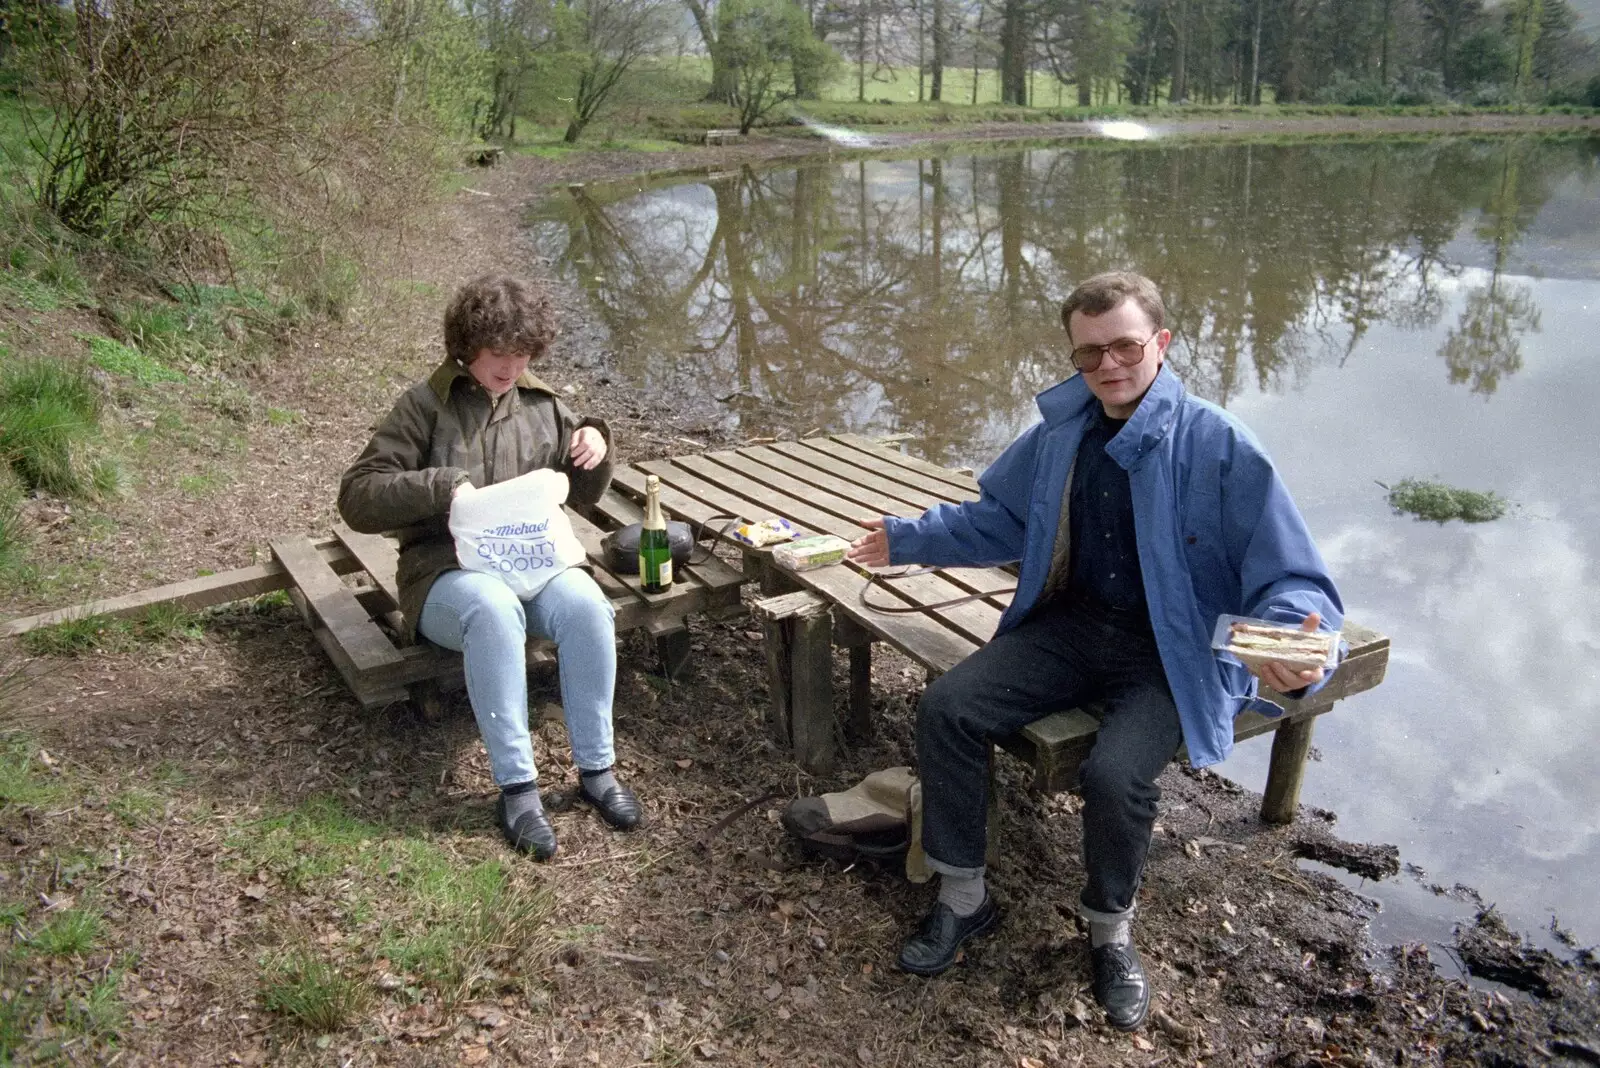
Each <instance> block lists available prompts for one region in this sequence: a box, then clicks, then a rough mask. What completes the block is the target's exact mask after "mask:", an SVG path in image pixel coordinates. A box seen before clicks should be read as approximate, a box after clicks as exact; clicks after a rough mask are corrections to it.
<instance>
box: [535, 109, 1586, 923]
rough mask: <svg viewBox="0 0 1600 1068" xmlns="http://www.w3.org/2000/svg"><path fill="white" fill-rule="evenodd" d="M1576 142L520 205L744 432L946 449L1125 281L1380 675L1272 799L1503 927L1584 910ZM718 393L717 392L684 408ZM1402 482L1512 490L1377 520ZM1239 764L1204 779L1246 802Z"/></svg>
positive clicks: (744, 184)
mask: <svg viewBox="0 0 1600 1068" xmlns="http://www.w3.org/2000/svg"><path fill="white" fill-rule="evenodd" d="M1597 153H1600V141H1595V140H1585V139H1574V140H1533V139H1528V140H1500V141H1463V140H1449V141H1446V140H1433V141H1416V142H1393V141H1388V142H1381V143H1374V144H1368V145H1351V144H1320V145H1300V146H1260V145H1256V146H1247V145H1227V146H1188V147H1183V146H1174V145H1170V144H1164V143H1161V142H1154V143H1148V142H1147V143H1142V144H1133V145H1127V144H1124V145H1110V144H1097V145H1078V146H1074V147H1072V148H1070V149H1034V150H1029V151H1023V152H1018V151H1010V152H1000V153H995V154H989V155H978V156H943V157H934V158H927V159H921V160H915V159H912V160H879V161H873V160H867V161H852V162H849V163H842V164H833V163H828V164H817V165H812V166H803V167H798V168H789V169H781V170H772V171H762V172H756V171H750V170H741V171H738V172H730V173H726V174H722V175H718V176H716V177H713V178H709V179H706V180H703V181H690V182H679V183H678V184H673V185H667V186H663V187H660V188H654V189H651V190H649V191H647V192H645V193H643V194H637V193H636V191H635V190H634V188H633V187H629V188H628V189H627V190H625V191H606V190H601V189H593V188H586V189H575V190H573V191H572V192H571V194H570V196H568V197H566V198H562V199H561V202H560V203H558V204H557V205H555V206H554V207H553V208H552V209H550V210H549V212H548V213H547V214H546V215H545V216H544V217H542V218H541V219H539V220H536V221H535V225H534V230H535V234H536V236H537V239H538V241H539V243H540V244H541V246H542V248H543V250H544V251H545V252H546V253H547V254H548V255H549V256H551V257H552V258H553V259H554V261H555V262H556V263H557V264H558V267H559V269H560V270H561V271H562V272H563V273H565V274H566V275H567V276H568V277H569V278H571V279H574V280H576V281H577V282H579V283H580V284H581V285H583V287H584V288H585V289H586V290H587V291H588V293H589V295H590V299H591V300H592V301H593V304H594V308H595V309H596V311H597V312H598V314H599V315H600V316H601V317H602V318H603V319H604V321H605V322H606V323H607V324H608V325H609V327H610V329H611V331H612V333H613V343H614V347H615V348H616V349H617V351H618V352H619V353H621V354H622V356H621V359H622V361H623V369H624V370H625V371H628V372H631V373H632V374H633V375H634V376H635V377H636V378H637V379H640V380H642V381H643V382H644V383H645V384H646V385H647V386H648V387H649V388H651V389H652V390H657V391H674V392H679V393H681V394H683V395H685V396H688V397H691V398H698V399H699V401H700V402H701V403H702V404H703V405H704V406H705V408H706V410H707V411H708V412H715V413H718V415H719V417H720V418H724V419H726V420H728V421H730V422H733V423H737V424H739V425H740V426H741V427H742V428H743V429H744V430H746V432H748V433H751V434H757V433H761V432H762V431H763V430H764V429H765V427H764V426H763V424H762V423H761V422H760V420H761V419H762V418H763V413H765V412H770V411H772V410H773V409H774V408H775V407H776V408H779V409H781V410H782V411H783V413H784V414H785V416H786V418H785V422H786V423H788V424H789V425H793V424H794V423H796V422H800V423H803V426H804V428H807V429H809V428H812V427H816V428H825V429H828V430H832V431H839V430H855V431H861V432H876V431H903V432H909V433H911V434H912V435H914V436H915V438H914V447H915V448H916V450H917V451H918V452H919V453H920V454H922V455H924V456H927V457H929V458H931V459H934V460H937V461H939V462H942V463H950V464H955V463H960V464H974V465H979V466H981V465H982V464H985V463H987V462H988V461H989V460H991V459H992V458H993V457H994V456H995V455H996V454H997V453H998V452H999V450H1000V449H1001V448H1003V447H1004V445H1005V444H1006V443H1007V442H1009V441H1010V440H1011V438H1013V437H1014V436H1015V435H1016V434H1017V433H1019V432H1020V431H1021V430H1022V429H1023V428H1024V427H1025V426H1026V425H1028V424H1029V423H1030V422H1032V421H1033V420H1034V419H1035V418H1036V411H1035V409H1034V407H1033V404H1032V395H1033V394H1034V393H1035V392H1037V391H1038V390H1040V389H1042V388H1044V387H1045V386H1048V385H1050V384H1051V383H1053V382H1055V381H1057V380H1058V379H1059V378H1061V377H1062V376H1064V374H1065V373H1066V370H1067V368H1066V355H1065V345H1064V344H1063V335H1062V333H1061V330H1060V326H1059V324H1058V322H1057V320H1056V308H1057V302H1058V301H1059V299H1060V297H1061V296H1063V295H1064V294H1065V293H1066V292H1067V291H1068V290H1069V289H1070V288H1071V286H1072V284H1073V283H1074V281H1076V280H1077V279H1080V278H1082V277H1084V276H1086V275H1088V274H1090V273H1093V272H1095V271H1099V270H1103V269H1105V268H1107V267H1111V266H1132V267H1135V268H1138V269H1141V270H1143V271H1145V272H1147V273H1149V274H1151V275H1152V276H1154V277H1156V278H1157V279H1158V281H1159V282H1160V284H1161V286H1162V290H1163V292H1164V293H1165V294H1166V296H1167V299H1168V302H1169V308H1170V315H1171V322H1170V325H1171V326H1172V327H1173V329H1174V331H1175V333H1176V334H1177V339H1178V340H1177V341H1176V342H1175V343H1174V345H1173V348H1172V350H1171V355H1170V359H1171V362H1172V365H1173V367H1174V369H1175V370H1176V371H1177V372H1178V373H1179V374H1180V375H1181V376H1182V377H1183V379H1184V381H1185V382H1186V384H1187V385H1188V387H1189V388H1190V389H1191V390H1194V391H1196V392H1198V393H1200V394H1201V395H1203V396H1206V397H1208V398H1210V399H1212V400H1214V401H1217V402H1218V403H1221V404H1224V405H1226V406H1227V407H1229V408H1230V409H1231V410H1234V411H1236V412H1238V413H1239V414H1241V415H1242V416H1243V417H1244V418H1245V419H1246V420H1247V421H1248V422H1249V423H1250V424H1251V425H1252V427H1254V428H1255V429H1256V431H1257V432H1258V433H1259V434H1260V436H1261V437H1262V438H1263V439H1264V440H1265V441H1266V442H1267V445H1268V447H1269V449H1270V450H1271V451H1272V453H1273V455H1274V457H1275V458H1276V459H1277V461H1278V463H1279V466H1280V467H1281V468H1282V469H1283V470H1284V471H1285V473H1286V476H1287V477H1288V479H1289V482H1290V484H1291V485H1292V486H1293V487H1294V489H1295V493H1296V496H1297V498H1298V499H1299V500H1300V503H1301V505H1302V508H1303V509H1304V510H1305V512H1306V513H1307V517H1308V520H1309V521H1310V522H1311V524H1312V528H1313V530H1314V531H1315V532H1316V533H1317V535H1318V538H1319V540H1320V541H1321V543H1322V544H1323V547H1324V549H1325V551H1326V553H1327V555H1328V557H1329V560H1330V563H1331V564H1332V565H1333V567H1334V569H1335V573H1336V574H1337V575H1338V576H1339V578H1340V583H1341V587H1342V588H1343V591H1344V593H1345V597H1346V601H1347V603H1348V604H1350V605H1351V606H1352V610H1353V614H1354V615H1355V616H1356V617H1357V618H1358V619H1360V620H1361V621H1362V622H1364V623H1367V624H1369V625H1372V626H1375V627H1377V628H1378V629H1380V630H1383V631H1385V632H1386V633H1389V634H1390V635H1391V637H1392V638H1393V639H1394V643H1395V644H1394V650H1395V651H1394V661H1393V663H1392V666H1391V669H1390V674H1389V679H1388V681H1387V682H1385V684H1384V685H1383V686H1382V687H1380V688H1379V689H1378V690H1376V691H1373V692H1372V693H1369V694H1363V695H1359V696H1358V697H1357V698H1354V699H1352V700H1351V701H1349V702H1347V703H1346V705H1345V706H1341V709H1340V711H1339V712H1338V713H1337V714H1335V715H1334V716H1331V717H1329V718H1328V719H1327V720H1325V721H1324V722H1323V724H1322V725H1320V726H1319V728H1318V746H1319V748H1320V749H1321V750H1322V751H1323V752H1324V754H1325V755H1326V760H1325V761H1324V762H1323V763H1321V764H1317V765H1314V766H1313V768H1312V771H1311V773H1310V775H1309V777H1308V781H1307V786H1306V794H1305V798H1304V799H1305V800H1306V801H1308V802H1309V803H1312V804H1318V805H1323V806H1325V807H1328V808H1332V809H1334V810H1336V811H1338V812H1339V813H1340V815H1341V826H1342V827H1343V829H1344V831H1345V832H1346V833H1347V834H1350V835H1351V836H1353V837H1358V838H1364V839H1369V840H1384V841H1394V842H1397V843H1399V844H1400V845H1401V847H1402V852H1403V855H1404V857H1405V859H1406V860H1408V861H1412V862H1414V863H1417V864H1420V865H1421V866H1422V867H1424V868H1426V869H1428V870H1429V872H1430V877H1431V878H1433V879H1438V880H1440V881H1442V882H1444V883H1445V884H1446V885H1449V884H1450V883H1452V882H1455V881H1458V880H1459V881H1462V882H1466V883H1469V884H1472V885H1476V886H1478V887H1479V888H1480V889H1481V890H1482V891H1483V892H1484V894H1485V897H1486V898H1487V899H1488V900H1492V901H1497V902H1498V903H1499V905H1500V907H1501V909H1502V911H1503V912H1505V913H1507V914H1508V915H1511V916H1512V917H1513V918H1515V919H1516V920H1517V921H1518V922H1520V923H1521V924H1522V925H1523V926H1525V927H1536V926H1542V925H1543V924H1544V923H1545V922H1547V921H1548V918H1549V915H1550V913H1552V912H1555V913H1559V915H1560V916H1561V918H1562V920H1563V922H1564V923H1566V924H1567V925H1568V926H1570V927H1572V928H1573V929H1575V930H1576V932H1577V933H1578V934H1579V936H1580V937H1581V938H1584V939H1586V940H1588V941H1590V942H1594V941H1597V940H1600V910H1597V908H1596V906H1595V905H1594V903H1593V901H1592V898H1593V894H1592V891H1591V890H1590V889H1589V888H1590V887H1592V886H1593V885H1594V884H1595V883H1596V882H1597V881H1600V821H1597V818H1596V815H1595V814H1596V813H1597V812H1600V776H1595V775H1594V774H1593V773H1592V771H1591V770H1590V762H1591V760H1592V759H1593V758H1592V753H1593V752H1594V751H1595V749H1596V747H1597V745H1600V688H1597V687H1596V685H1595V683H1596V681H1597V680H1596V674H1597V672H1596V669H1595V666H1594V665H1595V662H1596V658H1597V655H1600V633H1597V632H1596V630H1595V624H1594V622H1593V615H1592V613H1590V612H1588V611H1587V606H1589V605H1591V604H1593V603H1595V602H1596V601H1597V600H1600V574H1597V573H1596V569H1595V566H1594V561H1595V560H1596V559H1597V558H1600V486H1597V484H1596V482H1595V480H1594V479H1593V476H1592V472H1593V471H1594V470H1595V469H1596V468H1597V467H1600V441H1597V440H1596V439H1595V438H1594V437H1593V436H1592V435H1590V434H1589V433H1588V432H1587V431H1585V430H1584V429H1583V428H1584V427H1588V426H1590V425H1592V424H1593V422H1594V414H1593V407H1594V404H1595V398H1596V397H1600V363H1596V362H1595V361H1592V360H1589V359H1587V353H1588V351H1589V347H1590V345H1592V342H1593V338H1594V337H1595V336H1597V334H1600V281H1596V280H1597V279H1600V168H1597V163H1596V161H1597ZM718 398H720V400H719V399H718ZM1407 476H1416V477H1423V478H1438V479H1441V480H1442V481H1444V482H1447V483H1450V484H1452V485H1465V486H1473V487H1477V488H1483V489H1494V490H1497V491H1498V492H1500V493H1501V494H1502V495H1504V496H1506V497H1508V498H1509V499H1511V500H1512V501H1514V502H1516V503H1517V504H1519V505H1520V506H1521V507H1520V508H1519V509H1517V510H1515V511H1514V512H1513V514H1512V516H1510V517H1508V518H1506V519H1503V520H1500V521H1497V522H1495V523H1491V524H1486V525H1484V526H1483V527H1481V528H1479V527H1474V528H1465V527H1462V526H1460V525H1459V524H1452V525H1449V526H1445V527H1439V526H1437V525H1435V524H1429V523H1418V522H1415V521H1413V520H1411V519H1409V518H1406V517H1402V516H1396V515H1394V514H1392V513H1391V512H1390V510H1389V508H1388V506H1387V504H1386V503H1385V501H1384V495H1383V491H1382V489H1381V488H1379V487H1378V486H1377V485H1375V482H1377V481H1381V482H1384V483H1388V484H1393V483H1394V482H1395V481H1397V480H1398V479H1400V478H1403V477H1407ZM1265 759H1266V747H1265V746H1264V745H1261V746H1257V745H1249V746H1245V747H1242V748H1241V751H1240V753H1239V755H1238V757H1236V758H1235V759H1234V760H1232V761H1230V763H1229V766H1228V769H1227V770H1228V771H1229V772H1230V773H1231V774H1235V775H1237V776H1239V777H1241V778H1243V779H1244V780H1245V781H1247V782H1252V784H1253V785H1255V786H1256V787H1259V786H1260V784H1261V782H1262V781H1263V780H1264V776H1265V770H1264V765H1265Z"/></svg>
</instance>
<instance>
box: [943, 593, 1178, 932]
mask: <svg viewBox="0 0 1600 1068" xmlns="http://www.w3.org/2000/svg"><path fill="white" fill-rule="evenodd" d="M1095 700H1101V701H1104V703H1105V708H1104V712H1103V715H1102V717H1101V720H1100V732H1099V734H1098V735H1097V736H1096V738H1095V743H1094V748H1093V749H1092V750H1091V751H1090V753H1089V758H1088V759H1087V760H1086V761H1084V763H1083V767H1082V769H1081V770H1080V771H1079V783H1080V785H1081V787H1082V790H1083V867H1084V872H1085V874H1086V875H1087V876H1088V884H1087V886H1086V887H1085V888H1084V891H1083V904H1084V906H1085V907H1087V908H1090V909H1093V910H1095V911H1097V912H1122V911H1124V910H1125V909H1128V908H1130V907H1132V905H1133V898H1134V894H1136V893H1137V892H1138V890H1139V880H1140V877H1141V875H1142V874H1143V872H1144V862H1145V856H1146V854H1148V853H1149V851H1150V832H1151V828H1152V827H1153V826H1154V825H1155V819H1156V802H1157V801H1159V800H1160V799H1161V791H1160V790H1159V789H1158V788H1157V787H1156V785H1155V780H1156V777H1157V776H1159V775H1160V774H1161V771H1162V769H1163V768H1165V767H1166V766H1167V764H1168V762H1170V761H1171V760H1172V758H1173V756H1174V755H1175V754H1176V753H1177V751H1178V746H1179V745H1180V744H1181V743H1182V741H1183V731H1182V728H1181V727H1180V725H1179V722H1178V709H1177V706H1176V705H1175V704H1173V701H1172V691H1171V689H1170V688H1169V687H1168V685H1167V679H1166V674H1165V673H1164V672H1163V671H1162V668H1161V659H1160V657H1159V655H1158V654H1157V651H1156V643H1155V638H1154V636H1153V635H1151V633H1150V632H1149V630H1148V629H1143V628H1139V627H1135V626H1124V625H1119V624H1118V623H1116V622H1114V621H1112V619H1111V618H1110V617H1109V616H1107V615H1105V614H1103V613H1099V612H1094V611H1092V610H1090V609H1086V608H1083V607H1081V606H1078V605H1066V604H1061V603H1053V604H1051V605H1048V606H1046V607H1044V608H1041V609H1039V610H1036V611H1035V612H1034V613H1033V614H1031V615H1030V616H1029V617H1028V618H1027V619H1025V620H1024V621H1023V622H1022V623H1021V624H1020V625H1019V626H1017V627H1016V628H1015V629H1013V630H1010V631H1007V632H1006V633H1005V634H1002V635H1000V636H999V637H997V638H995V639H994V640H993V641H991V642H990V643H989V644H988V645H985V646H984V647H983V648H981V649H979V650H978V651H977V652H975V653H973V654H972V655H971V656H969V657H967V659H965V660H963V661H962V662H961V663H959V664H957V665H956V666H955V667H954V668H952V669H951V670H950V671H949V672H948V673H946V674H945V675H942V676H940V677H939V678H938V679H936V680H934V682H933V684H932V685H930V686H929V687H928V689H927V690H926V691H925V692H924V693H923V695H922V702H921V704H920V705H919V707H918V709H917V761H918V764H919V765H920V767H919V774H920V776H921V778H922V806H923V823H922V845H923V848H924V849H925V850H927V853H928V856H929V857H930V858H931V859H933V860H936V861H939V862H942V863H943V864H945V865H948V866H951V867H956V868H978V867H981V866H982V864H983V857H984V851H985V848H986V845H987V833H986V832H987V826H986V822H985V820H986V814H987V806H988V758H989V747H990V745H991V744H992V743H993V742H994V740H995V739H997V738H1002V737H1005V736H1006V735H1008V734H1013V733H1015V732H1016V731H1018V730H1019V729H1021V728H1022V727H1023V726H1025V725H1026V724H1028V723H1031V722H1033V721H1034V720H1036V719H1038V718H1040V717H1041V716H1046V715H1049V714H1050V713H1051V712H1059V711H1061V710H1063V709H1067V708H1073V707H1077V706H1081V705H1082V704H1084V703H1085V702H1087V701H1095Z"/></svg>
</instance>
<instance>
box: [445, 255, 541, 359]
mask: <svg viewBox="0 0 1600 1068" xmlns="http://www.w3.org/2000/svg"><path fill="white" fill-rule="evenodd" d="M555 337H556V316H555V310H554V309H553V308H552V307H551V306H550V298H549V297H548V296H546V295H545V292H544V290H543V289H541V288H540V287H539V286H536V285H534V284H533V283H532V282H528V281H525V280H524V279H521V278H513V277H511V276H510V275H507V274H485V275H481V276H479V277H477V278H474V279H473V280H472V281H470V282H468V283H467V284H466V285H464V286H462V287H461V288H460V289H458V290H456V295H455V296H453V297H451V298H450V306H449V307H448V308H446V309H445V312H444V351H445V353H446V354H447V355H448V356H449V357H450V358H451V359H452V360H455V361H456V362H458V363H460V364H461V365H463V366H465V365H467V364H469V363H471V362H472V361H473V360H474V359H475V358H476V357H477V355H478V353H480V352H482V351H483V350H484V349H495V350H496V351H499V352H515V353H519V354H526V355H528V356H541V355H543V354H544V350H545V349H546V348H547V347H548V346H549V344H550V342H552V341H554V340H555Z"/></svg>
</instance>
